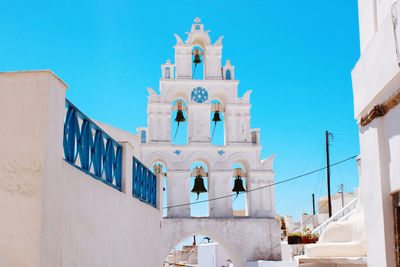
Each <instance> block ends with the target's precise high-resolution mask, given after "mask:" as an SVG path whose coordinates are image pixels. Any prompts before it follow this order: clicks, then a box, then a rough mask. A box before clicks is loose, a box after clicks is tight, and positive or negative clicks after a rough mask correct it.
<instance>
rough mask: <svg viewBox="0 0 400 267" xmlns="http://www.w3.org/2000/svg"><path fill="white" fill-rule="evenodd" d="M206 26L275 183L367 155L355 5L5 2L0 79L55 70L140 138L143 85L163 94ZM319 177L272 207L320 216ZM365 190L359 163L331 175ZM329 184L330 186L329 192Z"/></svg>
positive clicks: (345, 0) (343, 1)
mask: <svg viewBox="0 0 400 267" xmlns="http://www.w3.org/2000/svg"><path fill="white" fill-rule="evenodd" d="M197 16H198V17H200V19H202V23H204V24H205V29H206V30H211V32H210V36H211V38H212V41H213V42H215V41H216V40H217V38H218V37H219V36H222V35H224V36H225V37H224V39H223V45H224V49H223V62H225V60H226V59H230V60H231V63H232V64H233V65H234V66H235V77H236V78H237V79H238V80H240V84H239V95H242V94H243V93H244V92H246V91H247V90H253V93H252V97H251V103H252V109H251V113H252V117H251V126H252V127H253V128H261V144H262V146H263V150H262V157H263V158H266V157H268V156H270V155H272V154H276V158H275V162H274V170H275V171H276V175H275V180H276V181H280V180H283V179H286V178H289V177H292V176H295V175H298V174H299V173H302V172H306V171H309V170H313V169H316V168H320V167H321V166H323V165H324V161H325V154H324V153H325V152H324V134H325V130H329V131H330V132H332V133H333V134H334V138H333V140H332V145H331V152H332V154H331V155H332V161H333V162H334V161H338V160H341V159H343V158H346V157H348V156H352V155H355V154H358V153H359V145H358V130H357V125H356V121H355V120H354V119H353V117H354V115H353V96H352V85H351V76H350V72H351V70H352V68H353V67H354V65H355V63H356V61H357V59H358V58H359V35H358V15H357V4H356V1H355V0H353V1H349V0H335V1H313V0H310V1H173V0H172V1H159V2H154V1H112V2H110V1H5V2H4V3H2V8H1V9H0V25H1V27H0V36H1V41H0V71H14V70H34V69H51V70H52V71H54V73H56V74H57V75H58V76H59V77H60V78H61V79H62V80H63V81H65V82H66V83H67V84H68V85H69V86H70V89H69V90H68V91H67V97H68V98H69V99H70V100H71V101H72V102H73V103H74V104H75V105H76V106H78V107H79V108H80V109H81V110H82V111H83V112H85V113H86V114H87V115H88V116H90V117H92V118H94V119H96V120H100V121H103V122H105V123H107V124H111V125H114V126H116V127H119V128H122V129H124V130H127V131H131V132H135V131H136V130H135V129H136V127H139V126H146V121H147V119H146V104H147V90H146V87H147V86H149V87H152V88H155V89H158V79H159V78H160V76H161V68H160V64H162V63H164V62H165V61H166V60H167V59H171V60H173V56H174V50H173V46H174V44H175V42H176V41H175V37H174V35H173V34H174V33H178V34H179V35H180V36H181V37H182V38H185V37H186V35H185V32H186V31H190V27H191V24H192V23H193V19H194V18H195V17H197ZM325 175H326V174H325V173H324V172H321V173H318V174H314V175H311V176H308V177H304V178H302V179H299V180H297V181H294V182H290V183H286V184H281V185H279V186H277V187H276V209H277V212H278V213H279V214H281V215H284V214H287V215H293V216H295V217H298V216H299V215H300V214H301V213H302V212H303V211H304V212H308V213H310V212H312V205H311V194H312V193H315V194H316V196H317V197H318V196H319V195H325V194H326V188H325V186H326V182H325ZM341 183H344V184H345V187H346V188H347V189H346V190H347V191H352V189H353V188H354V187H356V186H357V185H358V177H357V171H356V164H355V160H352V161H349V162H347V163H344V164H342V165H340V166H337V167H334V168H333V169H332V191H333V192H335V191H337V188H338V185H339V184H341ZM321 184H323V185H322V187H321Z"/></svg>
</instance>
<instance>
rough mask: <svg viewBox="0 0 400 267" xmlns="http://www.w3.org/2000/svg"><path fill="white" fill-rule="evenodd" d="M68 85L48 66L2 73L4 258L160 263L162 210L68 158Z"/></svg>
mask: <svg viewBox="0 0 400 267" xmlns="http://www.w3.org/2000/svg"><path fill="white" fill-rule="evenodd" d="M65 89H66V85H65V84H64V83H63V82H61V81H60V80H59V79H58V78H57V77H56V76H55V75H54V74H53V73H52V72H50V71H33V72H12V73H0V121H1V125H2V128H1V129H0V132H1V136H2V138H1V140H0V146H1V148H2V149H1V150H0V212H1V214H2V216H1V220H0V259H1V262H6V263H7V264H9V265H10V266H18V267H19V266H49V267H50V266H51V267H53V266H160V265H161V263H162V258H161V254H160V253H161V251H160V249H159V248H160V241H161V237H162V235H161V231H162V229H161V227H162V224H161V219H162V217H161V216H162V215H161V211H160V209H156V208H153V207H151V206H150V205H147V204H145V203H143V202H141V201H139V200H137V199H135V198H133V197H132V196H131V188H132V182H131V173H132V169H131V168H132V161H131V159H132V155H133V150H132V147H131V146H130V145H128V144H127V143H125V144H124V149H123V176H122V182H123V187H124V188H123V192H120V191H118V190H116V189H114V188H112V187H109V186H107V185H106V184H104V183H102V182H101V181H98V180H96V179H94V178H93V177H91V176H89V175H87V174H85V173H83V172H82V171H80V170H78V169H77V168H75V167H74V166H72V165H70V164H69V163H67V162H65V161H64V160H63V147H62V133H63V123H64V115H65Z"/></svg>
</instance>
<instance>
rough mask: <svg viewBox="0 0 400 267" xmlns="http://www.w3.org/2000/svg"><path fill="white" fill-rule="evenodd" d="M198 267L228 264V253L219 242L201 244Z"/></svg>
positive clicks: (219, 266)
mask: <svg viewBox="0 0 400 267" xmlns="http://www.w3.org/2000/svg"><path fill="white" fill-rule="evenodd" d="M198 255H199V264H198V267H221V266H228V264H229V263H228V262H227V259H229V255H228V253H227V252H226V251H225V249H224V248H223V247H222V246H221V245H219V244H218V243H209V244H201V245H199V254H198Z"/></svg>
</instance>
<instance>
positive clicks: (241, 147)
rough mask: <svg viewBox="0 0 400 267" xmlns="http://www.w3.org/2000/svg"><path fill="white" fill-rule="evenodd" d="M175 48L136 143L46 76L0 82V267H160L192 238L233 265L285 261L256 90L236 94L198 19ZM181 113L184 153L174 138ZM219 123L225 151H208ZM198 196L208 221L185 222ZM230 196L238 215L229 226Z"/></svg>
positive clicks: (18, 75)
mask: <svg viewBox="0 0 400 267" xmlns="http://www.w3.org/2000/svg"><path fill="white" fill-rule="evenodd" d="M175 37H176V45H175V47H174V49H175V62H174V63H171V61H167V62H166V63H165V64H162V66H161V71H162V75H161V79H160V83H159V90H158V92H156V90H154V89H152V88H148V93H149V96H148V110H147V121H148V125H147V126H146V127H138V128H137V132H138V134H133V133H129V132H126V131H123V130H121V129H117V128H115V127H112V126H110V125H106V124H103V123H101V122H97V121H93V120H91V119H90V118H88V117H87V116H85V114H84V112H82V111H80V110H79V109H78V108H77V107H75V106H74V105H73V104H72V103H71V102H69V101H68V100H66V99H65V92H66V90H67V88H68V86H67V85H66V84H65V83H64V82H63V81H62V80H61V79H60V78H58V77H57V76H56V75H54V73H52V72H51V71H27V72H3V73H0V115H1V116H0V118H1V120H2V125H3V126H4V127H3V128H2V129H1V135H2V138H1V139H0V147H1V148H2V149H1V152H0V156H1V157H0V210H1V212H2V218H3V219H2V220H0V265H1V264H2V263H4V264H8V265H10V266H14V265H15V266H62V265H63V266H161V265H162V263H163V260H164V259H165V258H166V257H167V256H168V253H169V251H170V250H171V249H173V248H174V247H175V246H177V245H178V244H179V243H180V242H182V241H183V240H185V239H186V238H188V237H190V236H192V235H194V234H201V235H205V236H208V237H210V238H212V239H213V240H215V241H217V242H218V243H220V244H221V245H222V246H223V247H224V249H225V250H226V251H227V253H228V254H229V256H230V257H231V260H232V262H233V264H234V266H238V267H241V266H246V263H247V262H248V261H255V260H280V258H281V255H280V249H281V248H280V229H279V221H278V220H277V219H275V196H274V186H273V183H274V171H273V159H274V156H273V155H272V156H270V157H268V158H267V159H261V145H260V142H259V138H260V131H259V129H254V128H251V126H250V108H251V104H250V94H251V91H247V92H246V93H244V94H243V95H242V96H239V95H238V85H239V81H238V80H236V79H235V69H234V66H233V65H231V63H230V61H229V60H228V61H227V62H226V64H225V65H224V66H222V65H221V59H222V37H221V38H219V39H218V40H217V41H216V42H214V43H212V42H211V40H210V37H209V35H208V31H205V30H204V25H203V24H200V20H199V19H196V20H195V23H194V24H192V28H191V31H190V33H188V38H187V40H186V41H185V42H184V41H182V39H181V38H180V37H179V35H175ZM193 58H194V59H195V61H196V62H197V63H196V64H195V65H193V63H192V62H193ZM196 68H197V70H196ZM195 71H198V72H200V73H202V74H203V77H200V79H194V76H195ZM178 114H179V116H177V118H176V119H175V120H176V121H178V122H183V121H185V124H187V138H186V140H184V141H185V142H184V144H175V142H174V141H175V140H174V139H175V138H174V136H175V135H174V132H173V131H171V129H172V128H173V126H174V125H172V123H174V121H173V119H174V117H175V115H178ZM213 115H214V116H217V117H219V119H216V118H217V117H214V118H215V119H214V120H213V119H212V116H213ZM171 121H172V122H171ZM16 122H18V123H16ZM216 123H218V125H219V126H220V125H221V124H223V129H224V131H223V132H224V134H223V135H224V137H223V139H224V141H223V144H218V145H215V144H212V137H213V133H212V127H213V126H215V125H216ZM181 126H182V125H181ZM26 129H28V130H26ZM177 130H179V131H181V130H182V129H180V128H178V129H177ZM194 163H196V164H197V163H199V164H200V165H198V166H196V167H198V168H194V167H193V164H194ZM161 165H162V167H161ZM237 166H240V168H238V167H237ZM165 177H166V178H165ZM193 177H196V182H195V183H197V182H198V183H197V185H199V186H200V185H201V186H200V187H196V184H195V188H193V189H192V188H191V184H190V181H191V179H192V178H193ZM164 179H166V184H163V180H164ZM233 184H235V188H234V189H232V185H233ZM237 186H238V187H237ZM163 187H165V188H163ZM163 189H166V191H165V192H166V194H167V197H166V198H167V202H168V203H167V205H166V206H167V210H166V215H165V216H163V207H164V206H165V205H164V204H163ZM205 192H206V193H207V194H208V201H207V203H208V205H207V206H208V212H207V215H206V216H202V217H196V216H192V215H191V210H190V209H191V205H190V202H191V198H190V195H191V194H196V193H197V194H203V193H205ZM236 193H238V194H245V196H246V197H245V199H246V205H245V206H246V212H245V214H244V215H245V216H234V212H233V207H232V195H233V197H234V196H235V194H236ZM6 266H7V265H6Z"/></svg>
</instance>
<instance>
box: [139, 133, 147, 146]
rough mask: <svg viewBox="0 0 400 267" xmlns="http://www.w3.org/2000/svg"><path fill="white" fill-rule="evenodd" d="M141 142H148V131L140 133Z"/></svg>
mask: <svg viewBox="0 0 400 267" xmlns="http://www.w3.org/2000/svg"><path fill="white" fill-rule="evenodd" d="M140 142H141V143H142V144H146V131H142V132H141V133H140Z"/></svg>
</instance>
